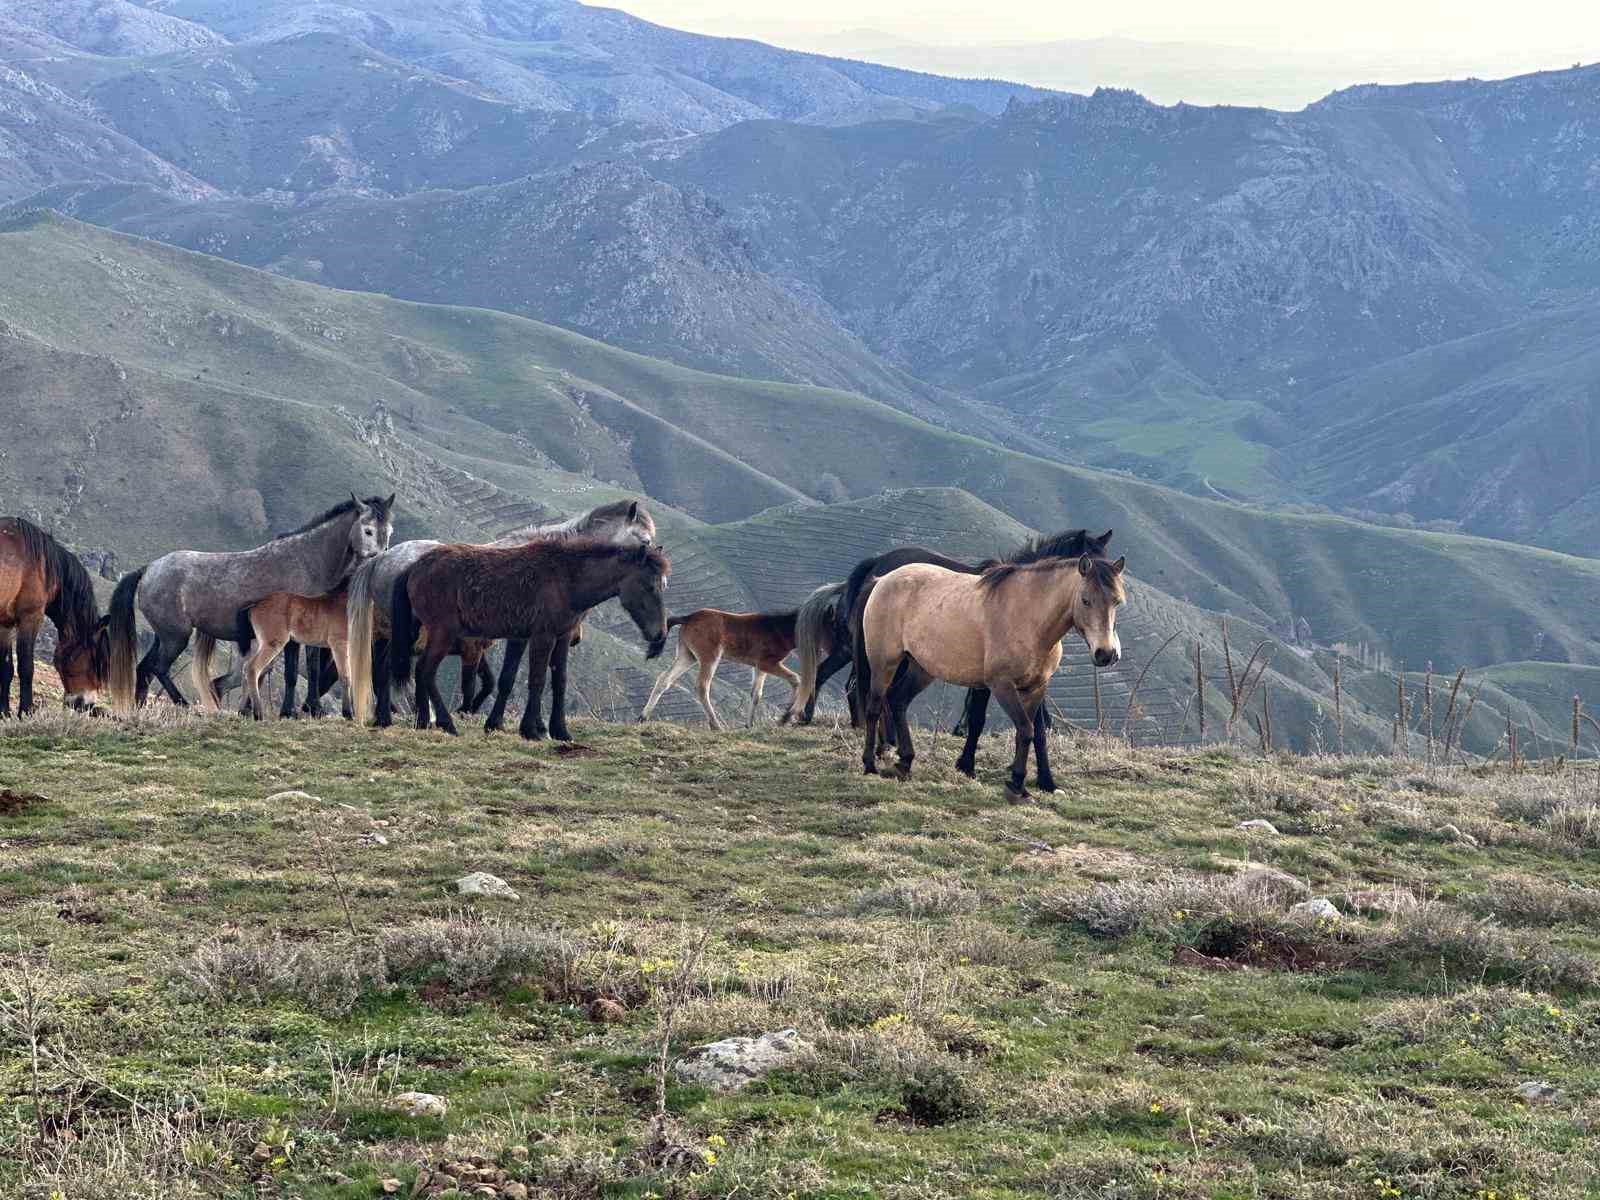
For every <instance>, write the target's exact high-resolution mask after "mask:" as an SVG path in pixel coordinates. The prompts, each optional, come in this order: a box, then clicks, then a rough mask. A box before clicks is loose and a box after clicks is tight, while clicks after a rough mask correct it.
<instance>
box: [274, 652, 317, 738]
mask: <svg viewBox="0 0 1600 1200" xmlns="http://www.w3.org/2000/svg"><path fill="white" fill-rule="evenodd" d="M315 657H316V653H315V651H313V652H312V653H310V654H307V655H306V701H307V703H309V702H310V700H311V692H312V690H313V689H315V687H316V686H317V685H316V678H317V667H316V662H315V661H314V660H315ZM299 679H300V643H299V642H297V641H295V640H294V639H293V638H290V639H289V640H288V641H287V642H285V643H284V646H283V703H282V704H280V705H278V716H280V717H282V718H285V719H286V720H290V721H292V720H294V718H295V715H296V714H295V707H294V693H295V689H296V688H297V686H298V685H299Z"/></svg>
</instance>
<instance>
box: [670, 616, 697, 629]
mask: <svg viewBox="0 0 1600 1200" xmlns="http://www.w3.org/2000/svg"><path fill="white" fill-rule="evenodd" d="M691 615H693V614H685V615H684V616H681V617H668V618H667V628H668V629H676V628H677V627H678V626H679V625H682V624H683V623H684V622H685V621H687V620H688V619H689V617H690V616H691Z"/></svg>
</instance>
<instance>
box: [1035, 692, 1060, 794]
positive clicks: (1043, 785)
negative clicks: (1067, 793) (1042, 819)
mask: <svg viewBox="0 0 1600 1200" xmlns="http://www.w3.org/2000/svg"><path fill="white" fill-rule="evenodd" d="M1045 708H1046V705H1045V702H1044V701H1043V700H1040V701H1039V707H1038V708H1036V709H1034V712H1033V760H1034V766H1035V767H1036V768H1037V771H1036V773H1035V776H1034V781H1035V782H1036V783H1038V785H1039V790H1040V791H1041V792H1053V791H1055V790H1056V777H1055V776H1054V775H1052V774H1051V773H1050V720H1049V717H1048V715H1047V714H1046V712H1045Z"/></svg>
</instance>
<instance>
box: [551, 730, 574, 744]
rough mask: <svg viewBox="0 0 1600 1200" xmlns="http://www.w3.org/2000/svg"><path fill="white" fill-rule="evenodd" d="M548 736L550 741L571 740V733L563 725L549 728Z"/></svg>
mask: <svg viewBox="0 0 1600 1200" xmlns="http://www.w3.org/2000/svg"><path fill="white" fill-rule="evenodd" d="M550 738H551V740H552V741H556V742H570V741H571V740H572V735H571V734H570V733H568V732H567V730H566V727H565V726H563V727H562V728H560V729H551V730H550Z"/></svg>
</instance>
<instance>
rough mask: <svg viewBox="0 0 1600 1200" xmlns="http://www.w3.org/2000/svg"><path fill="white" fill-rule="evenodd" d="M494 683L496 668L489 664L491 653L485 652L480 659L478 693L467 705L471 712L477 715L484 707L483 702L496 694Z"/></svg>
mask: <svg viewBox="0 0 1600 1200" xmlns="http://www.w3.org/2000/svg"><path fill="white" fill-rule="evenodd" d="M494 685H495V673H494V668H493V667H492V666H490V665H489V655H488V654H487V653H485V654H484V656H483V657H482V658H480V659H479V660H478V694H477V695H476V696H474V697H473V698H472V703H471V704H469V705H467V711H468V712H469V713H472V714H473V715H476V714H477V712H478V710H479V709H480V708H482V707H483V702H484V701H485V700H487V699H488V698H489V697H490V696H492V695H494Z"/></svg>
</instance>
